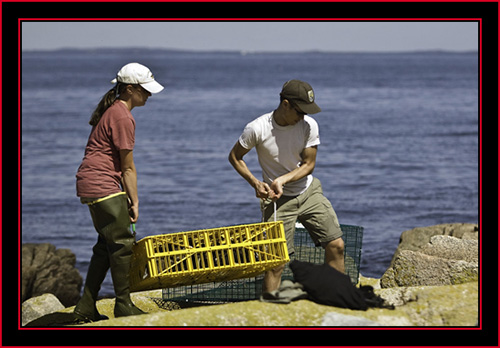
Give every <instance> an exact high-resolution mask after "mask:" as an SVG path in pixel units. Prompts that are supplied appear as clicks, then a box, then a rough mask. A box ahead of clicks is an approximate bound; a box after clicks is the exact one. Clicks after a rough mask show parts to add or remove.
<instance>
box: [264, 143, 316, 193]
mask: <svg viewBox="0 0 500 348" xmlns="http://www.w3.org/2000/svg"><path fill="white" fill-rule="evenodd" d="M317 153H318V146H312V147H307V148H305V149H304V150H302V153H301V154H300V156H301V157H302V162H301V164H300V167H297V168H296V169H294V170H292V171H291V172H289V173H287V174H284V175H282V176H280V177H278V178H276V179H274V181H273V182H272V184H271V190H273V192H274V194H273V195H274V198H275V199H278V198H280V197H281V195H282V194H283V186H285V184H286V183H288V182H293V181H297V180H300V179H302V178H303V177H305V176H307V175H309V174H311V173H312V172H313V171H314V167H315V166H316V154H317Z"/></svg>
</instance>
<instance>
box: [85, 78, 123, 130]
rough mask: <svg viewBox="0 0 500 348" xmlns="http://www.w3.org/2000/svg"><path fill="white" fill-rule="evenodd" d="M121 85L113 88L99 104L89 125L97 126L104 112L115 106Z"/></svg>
mask: <svg viewBox="0 0 500 348" xmlns="http://www.w3.org/2000/svg"><path fill="white" fill-rule="evenodd" d="M119 85H120V84H117V85H116V86H115V87H113V88H111V89H110V90H109V91H108V92H107V93H106V94H105V95H104V97H102V99H101V101H100V102H99V104H97V107H96V108H95V110H94V112H93V113H92V116H91V117H90V121H89V124H90V125H91V126H96V125H97V124H98V123H99V121H100V120H101V117H102V115H103V114H104V112H105V111H106V110H107V109H108V108H109V107H110V106H111V105H113V103H114V101H115V100H116V97H117V96H118V88H119Z"/></svg>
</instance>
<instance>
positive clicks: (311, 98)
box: [307, 89, 314, 103]
mask: <svg viewBox="0 0 500 348" xmlns="http://www.w3.org/2000/svg"><path fill="white" fill-rule="evenodd" d="M307 96H308V97H309V102H310V103H312V102H313V101H314V92H313V90H312V89H311V90H310V91H307Z"/></svg>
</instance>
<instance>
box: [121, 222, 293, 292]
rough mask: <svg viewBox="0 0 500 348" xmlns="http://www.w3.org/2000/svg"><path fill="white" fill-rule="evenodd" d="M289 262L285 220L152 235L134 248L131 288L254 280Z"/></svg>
mask: <svg viewBox="0 0 500 348" xmlns="http://www.w3.org/2000/svg"><path fill="white" fill-rule="evenodd" d="M289 261H290V258H289V256H288V249H287V247H286V239H285V232H284V229H283V222H282V221H277V222H266V223H256V224H248V225H239V226H230V227H221V228H212V229H206V230H199V231H189V232H180V233H172V234H164V235H158V236H150V237H146V238H143V239H141V240H140V241H138V242H137V243H136V245H135V246H134V250H133V255H132V261H131V267H130V288H131V290H132V291H142V290H152V289H162V288H169V287H175V286H182V285H192V284H203V283H209V282H222V281H227V280H232V279H239V278H250V277H255V276H256V275H259V274H261V273H263V272H265V271H268V270H270V269H272V268H274V267H277V266H279V265H283V264H285V263H287V262H289Z"/></svg>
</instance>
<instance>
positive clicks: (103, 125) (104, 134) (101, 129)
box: [76, 100, 135, 197]
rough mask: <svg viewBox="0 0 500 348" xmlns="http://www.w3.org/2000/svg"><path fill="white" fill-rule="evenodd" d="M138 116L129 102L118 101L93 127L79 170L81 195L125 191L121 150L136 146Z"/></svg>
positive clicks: (78, 189) (79, 192)
mask: <svg viewBox="0 0 500 348" xmlns="http://www.w3.org/2000/svg"><path fill="white" fill-rule="evenodd" d="M134 143H135V120H134V118H133V117H132V114H131V113H130V111H129V110H128V108H127V106H126V105H125V104H123V103H122V102H120V101H118V100H117V101H115V102H114V104H113V105H111V106H110V107H109V108H108V109H107V110H106V112H105V113H104V114H103V115H102V118H101V120H100V121H99V123H98V124H97V125H96V126H94V127H92V131H91V132H90V136H89V140H88V142H87V147H86V148H85V156H84V157H83V161H82V163H81V165H80V167H79V168H78V172H77V173H76V194H77V196H78V197H105V196H108V195H111V194H113V193H118V192H121V191H122V189H121V186H120V181H121V177H122V172H121V161H120V150H133V149H134Z"/></svg>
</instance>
